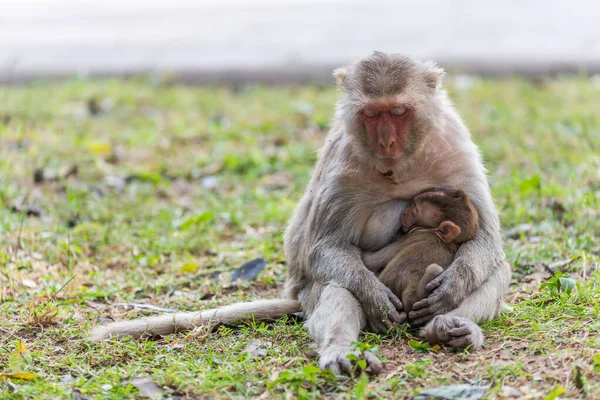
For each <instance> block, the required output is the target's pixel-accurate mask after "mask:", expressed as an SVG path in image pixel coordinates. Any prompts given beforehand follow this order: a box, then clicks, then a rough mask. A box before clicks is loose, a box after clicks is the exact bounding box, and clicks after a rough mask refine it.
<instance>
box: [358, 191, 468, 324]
mask: <svg viewBox="0 0 600 400" xmlns="http://www.w3.org/2000/svg"><path fill="white" fill-rule="evenodd" d="M401 223H402V230H403V232H404V233H405V235H404V236H403V237H402V238H401V239H400V240H399V241H397V242H395V243H392V244H391V245H388V246H387V247H384V248H383V249H381V250H379V251H376V252H370V253H369V252H366V253H364V254H363V261H364V262H365V265H366V266H367V268H368V269H369V270H371V271H373V272H375V273H378V272H379V271H380V270H381V267H383V266H385V267H384V268H383V270H382V271H381V274H380V275H379V279H380V280H381V282H383V283H384V284H385V285H386V286H387V287H389V288H390V289H391V290H392V291H393V292H394V294H396V296H398V297H399V298H400V299H401V300H402V303H403V305H404V311H405V312H406V313H407V314H408V313H409V312H410V311H411V310H412V307H413V304H414V303H416V302H417V301H419V300H421V299H424V298H426V297H427V296H429V294H430V293H429V292H428V291H427V290H426V286H427V284H428V283H429V282H431V280H433V279H434V278H435V277H436V276H438V275H439V274H441V273H442V272H443V271H444V268H446V267H448V266H449V265H450V264H451V263H452V261H453V260H454V256H455V254H456V251H457V250H458V247H459V246H460V245H461V244H462V243H464V242H466V241H468V240H471V239H472V238H473V237H474V236H475V233H476V232H477V229H478V227H479V222H478V216H477V211H476V210H475V207H473V205H472V204H471V200H470V199H469V196H467V194H466V193H465V192H463V191H462V190H431V191H427V192H423V193H421V194H419V195H417V196H416V197H415V198H414V199H413V200H412V201H411V203H410V204H409V206H408V207H407V208H406V210H405V211H404V212H403V214H402V216H401Z"/></svg>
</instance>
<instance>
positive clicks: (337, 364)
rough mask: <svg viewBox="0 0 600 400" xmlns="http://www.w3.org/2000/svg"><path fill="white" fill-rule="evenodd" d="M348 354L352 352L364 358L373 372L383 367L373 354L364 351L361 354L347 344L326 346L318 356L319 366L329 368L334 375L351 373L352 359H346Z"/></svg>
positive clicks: (379, 370)
mask: <svg viewBox="0 0 600 400" xmlns="http://www.w3.org/2000/svg"><path fill="white" fill-rule="evenodd" d="M348 354H354V355H356V356H357V358H359V359H360V358H362V359H363V360H365V361H366V362H367V367H368V369H369V370H370V371H371V372H373V373H374V374H379V373H380V372H381V370H382V369H383V364H382V363H381V361H379V359H378V358H377V357H376V356H375V354H373V353H371V352H368V351H365V352H363V353H362V355H361V354H360V352H357V351H354V350H352V349H351V348H350V347H348V346H330V347H329V348H327V349H326V350H325V351H323V352H322V353H321V356H320V357H319V366H320V367H321V369H330V370H331V371H332V372H333V373H334V374H336V375H342V374H346V375H351V374H352V371H353V363H354V361H353V360H350V359H348V357H347V355H348Z"/></svg>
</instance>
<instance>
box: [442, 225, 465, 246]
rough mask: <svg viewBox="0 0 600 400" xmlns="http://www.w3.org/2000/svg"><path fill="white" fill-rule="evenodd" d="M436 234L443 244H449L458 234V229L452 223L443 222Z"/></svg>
mask: <svg viewBox="0 0 600 400" xmlns="http://www.w3.org/2000/svg"><path fill="white" fill-rule="evenodd" d="M438 232H439V233H440V236H441V238H442V240H443V241H444V243H450V242H452V241H453V240H454V238H455V237H457V236H458V235H459V234H460V228H459V227H458V226H457V225H456V224H455V223H454V222H452V221H444V222H442V223H441V224H440V226H439V227H438Z"/></svg>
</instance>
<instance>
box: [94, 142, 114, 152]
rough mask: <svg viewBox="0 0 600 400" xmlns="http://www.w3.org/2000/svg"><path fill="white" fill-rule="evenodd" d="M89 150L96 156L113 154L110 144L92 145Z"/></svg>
mask: <svg viewBox="0 0 600 400" xmlns="http://www.w3.org/2000/svg"><path fill="white" fill-rule="evenodd" d="M88 150H89V151H91V152H92V153H94V154H111V153H112V146H111V145H110V144H108V143H90V144H89V145H88Z"/></svg>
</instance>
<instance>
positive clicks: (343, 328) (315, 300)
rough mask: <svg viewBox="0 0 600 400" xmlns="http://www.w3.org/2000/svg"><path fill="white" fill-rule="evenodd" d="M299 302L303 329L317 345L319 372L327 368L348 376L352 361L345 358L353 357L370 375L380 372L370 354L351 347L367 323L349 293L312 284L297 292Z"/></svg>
mask: <svg viewBox="0 0 600 400" xmlns="http://www.w3.org/2000/svg"><path fill="white" fill-rule="evenodd" d="M299 300H300V302H301V303H302V304H303V310H304V312H305V313H306V315H307V316H308V318H307V320H306V323H305V326H306V328H307V329H308V332H309V333H310V335H311V337H312V338H313V340H314V341H315V343H316V345H317V349H318V352H319V366H320V367H321V368H322V369H330V370H331V371H332V372H333V373H335V374H336V375H340V374H341V373H345V374H351V373H352V362H351V360H349V359H348V358H347V355H348V354H354V355H356V356H357V357H359V358H360V357H362V358H363V359H364V360H365V361H366V362H367V365H368V366H369V368H370V370H371V371H372V372H373V373H379V372H381V369H382V364H381V361H379V359H378V358H377V357H376V356H375V355H374V354H373V353H370V352H368V351H367V352H364V353H363V354H360V352H358V351H356V350H353V349H352V347H351V345H352V342H355V341H357V340H358V335H359V334H360V330H361V329H362V328H364V327H366V323H367V321H366V318H365V315H364V312H363V310H362V307H361V306H360V304H359V303H358V300H356V297H354V296H353V295H352V293H350V292H349V291H348V290H346V289H344V288H342V287H340V286H337V285H334V284H326V285H321V284H314V285H313V287H312V288H311V289H309V290H308V291H306V292H304V293H300V295H299Z"/></svg>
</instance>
